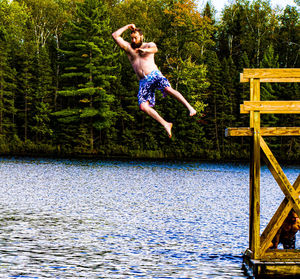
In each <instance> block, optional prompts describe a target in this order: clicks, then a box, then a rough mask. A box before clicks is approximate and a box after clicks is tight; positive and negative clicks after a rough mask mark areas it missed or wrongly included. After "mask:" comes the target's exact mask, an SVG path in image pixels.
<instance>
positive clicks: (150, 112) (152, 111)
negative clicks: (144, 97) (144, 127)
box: [140, 101, 173, 138]
mask: <svg viewBox="0 0 300 279" xmlns="http://www.w3.org/2000/svg"><path fill="white" fill-rule="evenodd" d="M140 109H141V110H142V111H144V112H146V113H147V114H148V115H150V116H151V117H152V118H154V119H155V120H156V121H158V122H159V123H160V124H161V125H163V127H164V128H165V130H166V131H167V133H168V135H169V138H171V137H172V126H173V124H172V123H171V122H167V121H166V120H164V119H163V118H162V117H161V116H160V115H159V114H158V112H157V111H156V110H155V109H153V108H152V107H150V105H149V102H148V101H147V102H145V103H142V104H141V105H140Z"/></svg>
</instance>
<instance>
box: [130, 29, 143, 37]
mask: <svg viewBox="0 0 300 279" xmlns="http://www.w3.org/2000/svg"><path fill="white" fill-rule="evenodd" d="M135 32H138V33H139V34H140V35H141V36H142V35H143V31H142V30H141V29H140V28H135V29H134V30H132V31H131V34H133V33H135Z"/></svg>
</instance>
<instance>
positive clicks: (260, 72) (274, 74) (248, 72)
mask: <svg viewBox="0 0 300 279" xmlns="http://www.w3.org/2000/svg"><path fill="white" fill-rule="evenodd" d="M243 78H259V79H262V78H281V79H283V78H300V68H289V69H288V68H284V69H282V68H281V69H269V68H264V69H244V70H243Z"/></svg>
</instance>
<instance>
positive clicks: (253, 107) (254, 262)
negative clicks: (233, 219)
mask: <svg viewBox="0 0 300 279" xmlns="http://www.w3.org/2000/svg"><path fill="white" fill-rule="evenodd" d="M240 77H241V79H240V81H241V82H244V83H245V82H247V83H249V89H250V100H249V101H244V103H243V104H241V106H240V112H241V113H243V114H249V127H240V128H228V129H227V130H226V133H225V135H226V136H242V137H244V136H248V137H250V138H251V140H250V151H251V155H250V175H249V177H250V181H249V186H250V187H249V249H248V250H247V251H246V252H245V254H244V257H243V259H244V260H243V267H244V268H245V270H246V271H247V273H248V274H249V275H250V276H251V277H252V278H253V277H255V278H300V250H290V249H289V250H284V249H276V250H270V249H269V247H270V244H271V242H272V240H273V239H274V237H275V236H276V234H277V233H278V232H279V230H280V228H281V226H282V225H283V224H284V222H285V220H286V218H287V217H288V214H289V213H290V212H291V210H292V209H293V210H294V211H295V212H296V214H297V215H298V216H299V217H300V174H299V175H298V178H297V179H296V181H294V183H292V182H290V181H289V180H288V178H287V176H286V175H285V173H284V171H283V169H282V168H281V167H280V165H279V162H278V161H277V160H276V158H275V156H274V155H273V153H272V151H271V150H270V148H269V146H268V144H267V142H266V141H265V140H264V137H265V136H268V137H269V136H300V127H263V126H262V123H261V122H262V119H261V114H270V113H271V114H300V100H290V101H288V100H286V101H281V100H277V101H262V100H261V96H260V84H261V83H262V82H298V83H299V82H300V69H244V71H243V73H241V76H240ZM261 159H263V160H264V162H265V163H266V165H267V167H268V169H269V170H270V172H271V174H272V175H273V177H274V179H275V180H276V182H277V184H278V186H279V187H280V188H281V190H282V192H283V193H284V195H285V198H284V200H283V201H282V202H281V204H280V205H279V207H278V209H277V211H276V212H275V214H274V216H273V217H272V218H271V220H270V221H269V223H268V225H267V226H266V228H265V229H264V231H263V233H262V234H260V232H261V227H260V186H261V185H260V176H261V173H260V168H261Z"/></svg>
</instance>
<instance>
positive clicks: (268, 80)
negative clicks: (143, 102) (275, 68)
mask: <svg viewBox="0 0 300 279" xmlns="http://www.w3.org/2000/svg"><path fill="white" fill-rule="evenodd" d="M241 75H242V74H241ZM259 80H260V82H261V83H266V82H285V83H291V82H300V78H260V79H259ZM240 82H241V83H246V82H250V79H249V78H245V77H244V76H243V75H242V76H240Z"/></svg>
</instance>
